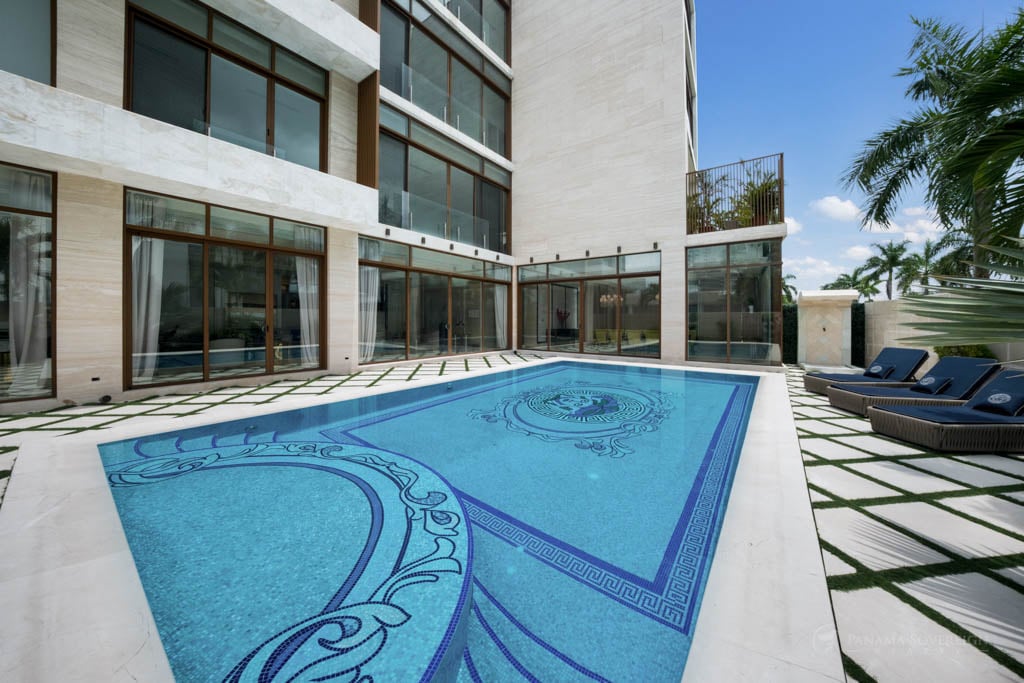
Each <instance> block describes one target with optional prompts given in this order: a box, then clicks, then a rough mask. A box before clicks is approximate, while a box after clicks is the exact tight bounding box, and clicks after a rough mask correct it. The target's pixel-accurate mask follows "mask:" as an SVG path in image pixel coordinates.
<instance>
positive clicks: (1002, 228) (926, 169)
mask: <svg viewBox="0 0 1024 683" xmlns="http://www.w3.org/2000/svg"><path fill="white" fill-rule="evenodd" d="M912 21H913V22H914V23H915V24H916V25H917V27H918V35H917V37H916V39H915V40H914V42H913V44H912V46H911V52H910V57H911V63H910V65H909V66H906V67H904V68H903V69H901V70H900V71H899V72H898V75H900V76H903V77H909V78H911V79H912V80H911V83H910V85H909V86H908V87H907V89H906V95H907V96H908V97H909V98H910V99H911V100H913V101H915V102H919V103H921V106H920V108H919V109H918V110H917V111H916V112H915V113H914V114H913V115H912V116H910V117H908V118H906V119H903V120H901V121H899V122H898V123H897V124H896V125H895V126H893V127H891V128H889V129H887V130H884V131H882V132H881V133H879V134H878V135H876V136H875V137H873V138H870V139H869V140H868V141H867V142H866V143H865V145H864V148H863V149H862V150H861V152H860V153H859V154H858V155H857V157H856V158H855V159H854V161H853V163H852V165H851V166H850V168H849V170H848V171H847V173H846V175H845V177H844V180H845V181H846V183H847V185H848V186H854V187H858V188H860V189H861V190H862V191H863V192H864V194H865V195H866V197H867V203H866V206H865V211H864V219H863V220H864V223H865V225H866V224H868V223H869V222H877V223H881V224H883V225H887V224H889V223H890V221H891V219H892V217H893V215H894V213H895V210H896V207H897V205H898V203H899V200H900V198H901V197H902V195H903V193H904V192H905V191H906V190H907V189H908V188H909V187H911V186H912V185H913V184H914V183H915V182H917V181H924V182H925V183H926V200H927V202H928V204H929V205H930V206H931V207H932V208H934V209H935V211H936V214H937V215H938V217H939V220H940V221H941V223H942V224H943V225H944V226H945V227H946V228H947V229H948V230H956V231H960V232H962V233H963V234H964V235H965V238H966V240H967V241H969V243H970V245H971V249H972V252H973V256H972V258H971V261H972V262H973V266H974V271H975V275H976V276H979V277H987V275H988V272H987V270H986V268H987V265H988V261H989V260H990V258H991V257H992V256H994V255H998V253H997V252H993V251H990V250H985V249H983V248H982V247H981V245H982V244H983V243H986V242H989V243H993V244H997V245H998V244H1006V238H1015V237H1017V236H1018V235H1019V234H1020V228H1021V223H1022V221H1024V184H1022V183H1021V181H1020V179H1019V173H1018V172H1017V169H1018V168H1019V166H1018V164H1019V162H1020V161H1021V159H1022V155H1024V142H1022V139H1021V131H1022V130H1024V68H1022V67H1021V64H1024V10H1018V11H1017V14H1016V15H1015V17H1014V18H1013V20H1012V21H1011V22H1009V23H1008V24H1007V25H1005V26H1003V27H1001V28H1000V29H998V30H997V31H995V32H993V33H990V34H988V35H986V36H982V35H981V34H975V35H973V36H968V35H967V33H966V32H965V31H964V30H963V29H962V28H960V27H957V26H955V25H947V24H942V23H940V22H938V21H934V20H927V21H920V20H917V19H913V20H912Z"/></svg>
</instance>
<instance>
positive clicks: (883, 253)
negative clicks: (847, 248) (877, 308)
mask: <svg viewBox="0 0 1024 683" xmlns="http://www.w3.org/2000/svg"><path fill="white" fill-rule="evenodd" d="M908 244H910V242H909V241H908V240H903V241H902V242H887V243H884V244H880V243H877V242H876V243H875V244H872V245H871V246H872V247H874V248H875V249H877V250H878V252H879V253H878V255H876V256H872V257H871V258H869V259H868V262H867V263H866V264H865V265H866V266H867V267H868V268H870V269H871V270H872V271H873V272H874V274H875V275H878V276H882V275H884V276H885V278H886V279H885V296H886V297H887V298H888V299H889V300H890V301H892V280H893V277H894V276H895V274H896V272H897V271H898V270H900V268H902V267H903V261H904V259H905V258H906V256H907V245H908Z"/></svg>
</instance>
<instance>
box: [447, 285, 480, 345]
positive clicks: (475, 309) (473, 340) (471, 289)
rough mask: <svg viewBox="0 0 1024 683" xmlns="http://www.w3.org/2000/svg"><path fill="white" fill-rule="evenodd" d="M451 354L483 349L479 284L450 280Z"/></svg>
mask: <svg viewBox="0 0 1024 683" xmlns="http://www.w3.org/2000/svg"><path fill="white" fill-rule="evenodd" d="M451 282H452V353H475V352H478V351H481V350H482V349H483V331H482V329H481V324H482V322H483V321H482V319H481V310H480V309H481V301H480V295H481V289H480V288H481V283H480V282H479V281H477V280H464V279H462V278H458V277H453V278H452V280H451Z"/></svg>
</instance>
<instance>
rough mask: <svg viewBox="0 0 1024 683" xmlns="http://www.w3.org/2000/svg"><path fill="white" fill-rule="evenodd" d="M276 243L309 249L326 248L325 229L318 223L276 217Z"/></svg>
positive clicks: (318, 249)
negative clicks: (310, 223)
mask: <svg viewBox="0 0 1024 683" xmlns="http://www.w3.org/2000/svg"><path fill="white" fill-rule="evenodd" d="M274 244H275V245H276V246H279V247H292V248H294V249H306V250H308V251H323V250H324V229H323V228H321V227H319V226H316V225H306V224H305V223H293V222H292V221H286V220H284V219H283V218H275V219H274Z"/></svg>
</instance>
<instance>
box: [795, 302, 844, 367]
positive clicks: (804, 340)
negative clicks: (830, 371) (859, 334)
mask: <svg viewBox="0 0 1024 683" xmlns="http://www.w3.org/2000/svg"><path fill="white" fill-rule="evenodd" d="M857 298H858V294H857V292H856V291H854V290H852V289H840V290H834V291H829V292H801V294H800V296H799V298H798V299H797V305H798V309H797V319H798V323H797V326H798V335H799V337H798V338H799V341H798V343H797V352H796V356H797V362H798V363H806V364H809V365H826V366H839V365H849V364H850V355H851V351H852V344H851V336H850V333H851V329H852V315H851V314H850V305H851V304H852V303H853V302H854V301H856V300H857Z"/></svg>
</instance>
